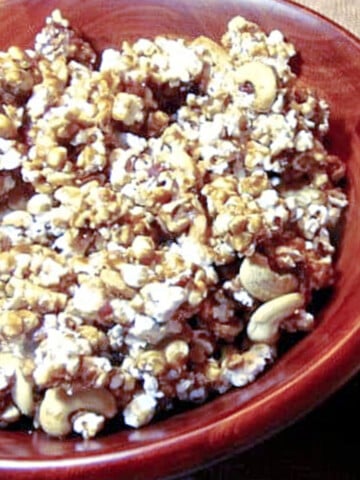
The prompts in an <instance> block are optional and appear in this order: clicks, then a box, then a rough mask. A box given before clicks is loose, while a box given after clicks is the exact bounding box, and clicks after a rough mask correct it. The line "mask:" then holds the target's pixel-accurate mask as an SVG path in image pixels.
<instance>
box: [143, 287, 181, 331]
mask: <svg viewBox="0 0 360 480" xmlns="http://www.w3.org/2000/svg"><path fill="white" fill-rule="evenodd" d="M141 294H142V296H143V298H144V302H145V313H146V314H147V315H150V316H151V317H154V318H155V319H156V320H157V321H158V322H160V323H163V322H166V321H167V320H169V319H170V318H171V317H172V315H173V314H174V313H175V312H176V310H177V309H178V307H180V305H182V304H183V303H184V302H185V300H186V298H187V295H186V292H185V290H184V289H183V288H181V287H178V286H172V285H168V284H166V283H161V282H153V283H149V284H148V285H146V286H145V287H143V288H142V290H141Z"/></svg>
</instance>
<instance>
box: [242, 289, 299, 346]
mask: <svg viewBox="0 0 360 480" xmlns="http://www.w3.org/2000/svg"><path fill="white" fill-rule="evenodd" d="M304 303H305V299H304V296H303V295H302V294H301V293H288V294H286V295H281V297H278V298H274V299H273V300H270V301H268V302H266V303H264V304H263V305H261V306H260V307H259V308H258V309H257V310H255V312H254V313H253V314H252V316H251V317H250V321H249V323H248V326H247V334H248V337H249V338H250V340H252V341H253V342H264V343H268V344H271V343H274V342H276V340H277V338H278V332H279V327H280V324H281V322H282V321H283V320H285V319H286V318H288V317H290V316H291V315H292V314H293V313H295V311H296V310H297V309H299V308H301V307H303V305H304Z"/></svg>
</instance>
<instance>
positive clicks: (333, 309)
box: [0, 0, 360, 480]
mask: <svg viewBox="0 0 360 480" xmlns="http://www.w3.org/2000/svg"><path fill="white" fill-rule="evenodd" d="M57 7H60V8H61V9H62V10H63V13H64V14H65V16H66V17H68V18H69V19H70V20H71V22H72V24H73V25H74V26H76V27H78V28H80V29H81V30H82V31H83V32H84V34H85V35H86V36H87V37H88V38H89V39H90V40H91V41H92V42H93V44H94V45H95V47H97V48H100V49H101V48H104V47H106V46H117V45H119V42H120V41H121V40H123V39H135V38H137V37H140V36H142V37H143V36H150V37H151V36H154V35H156V34H175V35H186V36H189V37H194V36H196V35H199V34H206V35H208V36H211V37H213V38H215V39H218V38H219V36H220V35H221V33H222V32H223V31H224V29H225V27H226V23H227V21H228V20H229V19H230V18H231V17H232V16H234V15H236V14H241V15H243V16H245V17H247V18H248V19H250V20H252V21H255V22H257V23H259V24H260V25H261V26H262V27H263V28H264V29H265V30H270V29H273V28H279V29H280V30H282V31H283V32H284V33H285V34H286V36H287V38H288V39H289V40H291V41H292V42H294V43H295V45H296V47H297V49H298V50H299V51H300V52H301V78H302V79H303V80H304V81H305V82H307V83H308V84H310V85H313V86H315V87H316V88H317V90H318V91H319V92H320V93H321V94H322V95H323V96H324V97H325V98H326V99H327V100H328V102H329V103H330V106H331V111H332V117H331V131H330V135H329V148H330V150H331V151H332V152H334V153H336V154H338V155H340V156H341V158H342V159H343V160H344V161H345V162H346V164H347V168H348V192H349V198H350V206H349V208H348V210H347V213H346V225H345V228H344V234H343V237H342V242H341V248H340V252H339V257H338V264H337V266H338V277H339V278H338V282H337V285H336V289H335V291H334V293H333V295H332V298H331V301H330V303H329V304H328V305H327V306H326V307H325V309H324V310H323V311H322V313H321V323H320V325H319V326H318V328H317V329H316V330H315V331H314V332H313V333H311V334H310V335H308V336H307V337H306V338H305V339H304V340H302V341H301V342H299V343H298V344H297V345H296V346H295V347H293V348H292V349H291V350H290V351H289V352H288V353H287V354H286V355H285V356H283V357H282V358H281V359H280V361H279V362H278V363H277V364H275V366H274V367H273V368H272V369H270V370H269V371H268V372H267V373H266V374H265V375H263V376H262V377H261V378H260V379H259V380H257V381H256V382H255V383H254V384H252V385H250V386H248V387H246V388H243V389H238V390H233V391H231V392H229V393H227V394H225V395H223V396H221V397H219V398H216V399H215V400H213V401H211V402H209V403H207V404H206V405H203V406H200V407H196V408H194V409H192V410H190V411H186V412H182V413H178V414H175V415H174V416H172V417H170V418H168V419H165V420H161V421H159V422H157V423H155V424H152V425H150V426H148V427H145V428H143V429H142V430H139V431H134V430H129V429H128V430H123V431H117V432H114V433H108V434H106V435H102V436H100V437H99V438H96V439H94V440H91V441H87V442H83V441H82V440H79V439H74V438H71V439H66V440H61V441H60V440H54V439H50V438H48V437H47V436H46V435H45V434H42V433H40V432H37V433H27V432H26V431H16V430H12V431H0V477H1V478H4V479H5V478H6V479H7V480H20V479H27V480H31V479H34V480H42V479H47V480H55V479H62V480H65V479H72V480H75V479H84V478H86V479H87V480H92V479H102V480H103V479H104V480H105V479H110V478H111V479H116V478H136V479H138V480H140V479H147V480H151V479H153V478H160V477H161V476H165V475H166V476H167V475H172V474H177V473H180V472H182V473H183V472H185V471H187V470H188V469H191V468H194V467H196V466H199V465H200V464H203V463H205V462H210V461H215V460H217V459H220V458H221V457H223V456H225V455H230V454H232V453H233V452H235V451H239V450H241V449H245V448H248V447H250V446H251V445H253V444H254V443H255V442H257V441H259V440H260V439H263V438H265V437H267V436H269V435H271V434H272V433H273V432H275V431H276V430H278V429H279V428H282V427H284V426H285V425H287V424H289V423H290V422H293V421H294V420H295V419H297V418H298V417H299V416H301V415H303V414H304V413H305V412H307V411H308V410H309V409H310V408H313V407H314V406H315V405H316V404H318V403H319V402H320V401H322V400H323V399H325V397H327V396H328V395H330V394H331V393H332V392H333V391H334V390H335V389H337V388H338V387H340V386H341V385H342V384H343V383H344V382H346V381H347V380H348V379H349V378H350V376H351V375H353V374H354V373H355V372H356V371H357V370H358V368H359V363H360V295H358V294H357V293H358V286H359V284H360V263H358V260H357V259H358V256H360V208H359V207H360V94H359V90H360V88H359V78H360V61H359V58H360V43H359V41H358V40H357V39H356V38H354V37H353V36H351V35H350V34H349V33H347V32H346V31H344V30H343V29H342V28H340V27H338V26H336V25H335V24H333V23H331V22H329V21H328V20H326V19H324V18H322V17H320V16H319V15H316V14H315V13H312V12H310V11H309V10H306V9H304V8H302V7H299V6H296V5H295V4H293V3H289V2H287V1H284V0H241V1H240V0H238V1H236V0H218V1H215V0H196V1H193V0H176V1H171V0H87V1H78V2H75V1H74V0H46V1H45V0H28V1H26V0H3V1H2V2H1V3H0V46H1V48H5V47H8V46H9V45H13V44H17V45H20V46H27V45H31V43H32V40H33V38H34V35H35V33H36V32H37V31H39V29H40V28H41V27H42V25H43V22H44V18H45V16H46V15H47V14H49V13H50V12H51V11H52V10H53V9H54V8H57Z"/></svg>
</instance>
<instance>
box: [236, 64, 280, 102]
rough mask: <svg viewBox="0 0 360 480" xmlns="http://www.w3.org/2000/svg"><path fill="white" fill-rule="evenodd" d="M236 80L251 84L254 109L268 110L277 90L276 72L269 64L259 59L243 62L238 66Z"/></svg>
mask: <svg viewBox="0 0 360 480" xmlns="http://www.w3.org/2000/svg"><path fill="white" fill-rule="evenodd" d="M236 80H237V81H238V82H239V84H241V83H245V82H249V83H251V84H252V85H253V87H254V90H255V99H254V102H253V108H254V110H256V111H258V112H267V111H269V109H270V107H271V105H272V104H273V103H274V100H275V97H276V90H277V79H276V74H275V72H274V70H273V69H272V68H271V67H270V66H269V65H265V64H264V63H261V62H259V61H252V62H248V63H245V64H244V65H241V66H240V67H239V68H238V70H237V72H236Z"/></svg>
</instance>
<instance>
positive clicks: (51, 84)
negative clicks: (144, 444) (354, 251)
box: [0, 10, 347, 438]
mask: <svg viewBox="0 0 360 480" xmlns="http://www.w3.org/2000/svg"><path fill="white" fill-rule="evenodd" d="M294 55H295V50H294V47H293V46H292V45H291V44H290V43H288V42H286V41H285V40H284V37H283V35H282V34H281V33H280V32H279V31H277V30H275V31H272V32H270V33H269V34H268V35H267V34H266V33H264V32H263V31H262V30H261V29H260V27H258V26H257V25H255V24H253V23H251V22H248V21H246V20H245V19H244V18H241V17H236V18H234V19H232V20H231V21H230V23H229V25H228V29H227V31H226V33H225V34H224V36H223V37H222V39H221V43H219V44H218V43H215V42H214V41H213V40H210V39H209V38H207V37H198V38H196V39H195V40H192V41H190V40H184V39H173V38H172V39H170V38H166V37H162V36H159V37H156V38H155V39H153V40H149V39H139V40H137V41H136V42H135V43H133V44H130V43H128V42H124V43H123V44H122V45H121V46H120V48H119V50H115V49H106V50H104V51H103V52H102V53H100V54H98V53H97V52H95V51H94V50H93V49H92V47H91V46H90V45H89V43H87V42H86V41H85V40H84V39H82V37H81V36H80V35H79V34H77V33H76V32H75V31H74V30H73V29H72V28H71V27H70V26H69V23H68V21H67V20H66V19H64V18H63V17H62V15H61V13H60V12H59V11H58V10H56V11H54V12H53V13H52V14H51V16H49V17H48V18H47V19H46V24H45V26H44V28H43V30H42V31H41V32H40V33H39V34H38V35H37V36H36V39H35V45H34V48H33V49H29V50H21V49H20V48H17V47H11V48H9V49H8V51H6V52H2V53H1V54H0V198H1V216H0V244H1V251H0V424H1V425H2V426H4V427H6V426H8V425H9V424H11V423H12V422H15V421H17V420H18V419H19V418H20V417H21V416H22V415H25V416H28V417H31V418H33V421H34V426H35V427H36V428H42V429H43V430H44V431H45V432H47V433H48V434H49V435H53V436H64V435H67V434H69V433H71V432H76V433H79V434H81V435H82V436H83V437H84V438H89V437H92V436H94V435H96V434H97V433H98V432H99V431H100V430H101V429H102V428H103V426H104V424H105V423H106V421H107V420H108V419H110V418H114V417H117V418H116V420H115V418H114V420H113V421H116V422H119V424H121V422H122V420H121V418H122V419H123V422H124V423H125V424H126V425H129V426H132V427H141V426H142V425H145V424H147V423H148V422H150V421H151V420H152V419H153V417H154V416H155V415H156V413H157V412H159V411H161V410H165V409H166V410H168V409H170V408H171V407H173V406H174V405H176V404H177V402H178V401H186V402H195V403H198V402H203V401H205V400H206V398H207V397H208V395H209V394H210V393H216V392H218V393H224V392H226V391H227V390H228V389H229V388H231V387H232V386H236V387H241V386H244V385H246V384H248V383H249V382H252V381H253V380H254V379H255V378H256V377H257V376H258V375H259V374H260V373H261V372H263V371H264V369H265V368H266V367H267V365H269V364H270V363H271V362H273V361H274V359H275V357H276V350H277V345H278V341H279V338H280V336H281V335H282V332H286V331H287V332H295V331H308V330H311V329H312V328H313V326H314V318H313V315H312V314H311V313H309V312H307V310H306V308H307V305H308V304H309V302H310V300H311V297H312V294H313V292H314V291H316V290H318V289H321V288H323V287H326V286H328V285H330V284H331V283H332V282H333V280H334V270H333V253H334V246H333V245H332V243H331V232H332V231H333V230H334V228H335V226H336V224H337V221H338V219H339V216H340V214H341V211H342V209H343V208H344V207H345V206H346V204H347V200H346V197H345V194H344V193H343V191H342V190H341V188H340V187H339V186H338V185H339V181H340V180H341V178H342V177H343V175H344V167H343V164H342V163H341V161H340V160H339V159H338V158H337V157H335V156H332V155H329V154H328V153H327V151H326V150H325V148H324V146H323V143H322V138H323V136H324V134H325V133H326V132H327V130H328V117H329V110H328V106H327V104H326V102H325V101H324V100H322V99H320V98H318V96H317V95H316V94H315V93H314V92H312V91H311V90H310V89H308V88H307V87H305V86H302V85H301V84H300V83H299V81H298V80H297V79H296V77H295V75H294V73H292V71H291V68H290V66H289V60H290V59H291V57H293V56H294Z"/></svg>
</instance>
